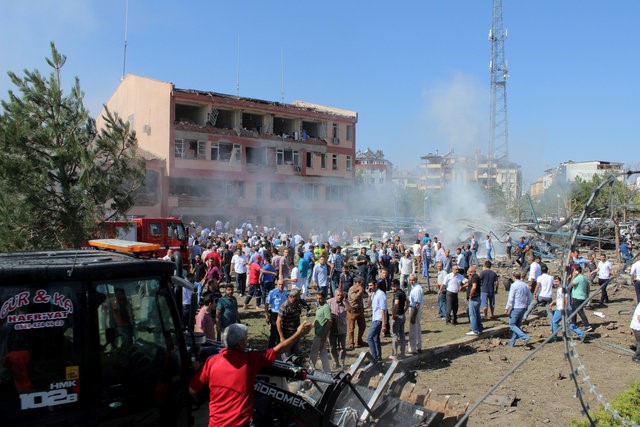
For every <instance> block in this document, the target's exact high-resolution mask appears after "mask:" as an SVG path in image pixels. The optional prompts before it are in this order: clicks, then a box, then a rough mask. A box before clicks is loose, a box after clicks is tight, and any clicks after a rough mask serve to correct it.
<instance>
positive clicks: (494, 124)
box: [488, 0, 509, 176]
mask: <svg viewBox="0 0 640 427" xmlns="http://www.w3.org/2000/svg"><path fill="white" fill-rule="evenodd" d="M506 38H507V31H506V30H505V29H504V26H503V21H502V0H493V15H492V20H491V29H490V30H489V41H490V42H491V62H489V70H490V73H491V111H490V130H489V131H490V136H489V152H488V156H489V159H488V160H489V165H490V166H489V168H490V169H493V168H494V167H495V162H496V161H500V160H508V158H509V127H508V121H507V76H508V73H507V60H506V58H505V56H504V40H505V39H506ZM490 172H494V171H493V170H491V171H490ZM494 173H495V172H494ZM491 175H493V174H492V173H490V176H491Z"/></svg>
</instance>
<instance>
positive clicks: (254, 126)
mask: <svg viewBox="0 0 640 427" xmlns="http://www.w3.org/2000/svg"><path fill="white" fill-rule="evenodd" d="M106 107H107V108H109V110H110V111H112V112H115V113H117V114H118V115H119V116H120V117H122V118H123V119H124V120H128V121H129V122H130V123H131V125H132V127H133V129H134V130H135V131H136V133H137V138H138V146H139V154H140V155H141V156H143V157H144V158H145V160H146V167H147V172H146V183H145V187H144V188H143V189H141V190H140V191H138V194H137V197H136V204H135V206H134V207H133V208H132V209H131V211H130V214H131V215H132V216H138V217H145V216H171V215H173V216H178V217H182V218H183V220H185V221H196V222H202V223H205V224H211V223H212V221H213V220H216V219H220V220H223V221H230V222H231V223H233V224H237V223H241V222H245V221H252V222H253V223H255V224H259V225H266V226H274V225H279V226H281V227H286V228H287V229H309V228H313V227H321V226H325V225H328V224H332V220H335V219H336V218H340V217H341V216H344V215H345V214H346V212H347V209H348V206H347V205H346V203H345V201H346V200H347V199H348V197H347V196H348V194H349V193H350V192H351V191H352V188H353V184H354V178H355V173H354V170H355V168H354V161H355V146H356V124H357V121H358V115H357V113H356V112H353V111H348V110H343V109H338V108H331V107H325V106H320V105H315V104H310V103H305V102H300V101H294V102H293V103H291V104H285V103H278V102H271V101H264V100H259V99H251V98H244V97H238V96H232V95H225V94H220V93H216V92H210V91H199V90H189V89H179V88H176V87H175V86H174V85H173V84H172V83H169V82H164V81H159V80H154V79H150V78H146V77H141V76H136V75H128V76H127V77H126V78H125V79H123V81H122V82H121V83H120V85H119V86H118V88H117V89H116V91H115V92H114V93H113V95H112V96H111V98H110V99H109V101H108V102H107V103H106ZM103 113H104V112H102V113H101V114H100V117H102V114H103ZM100 117H99V118H98V120H97V122H98V126H100V125H101V122H102V119H101V118H100Z"/></svg>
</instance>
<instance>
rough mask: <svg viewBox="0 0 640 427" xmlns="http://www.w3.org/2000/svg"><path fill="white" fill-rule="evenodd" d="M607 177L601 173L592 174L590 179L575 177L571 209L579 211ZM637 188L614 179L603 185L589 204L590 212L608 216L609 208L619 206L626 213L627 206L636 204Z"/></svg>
mask: <svg viewBox="0 0 640 427" xmlns="http://www.w3.org/2000/svg"><path fill="white" fill-rule="evenodd" d="M605 179H607V178H606V177H604V176H601V175H594V176H593V177H592V179H591V180H590V181H583V180H581V179H579V178H578V179H577V180H576V182H575V184H574V185H573V187H572V191H571V201H570V203H571V210H572V212H579V211H580V210H582V208H583V207H584V205H585V204H586V203H587V201H588V200H589V197H591V193H592V192H593V190H594V189H595V188H596V187H597V186H598V185H600V184H602V182H603V181H604V180H605ZM638 198H639V193H638V190H636V189H634V188H631V187H629V186H627V185H626V184H625V183H624V182H621V181H619V180H615V181H613V182H612V183H611V185H606V186H604V187H603V188H602V189H601V190H600V192H599V193H598V195H597V196H596V197H595V199H594V200H593V203H592V204H591V212H593V214H594V215H596V216H602V217H608V216H610V214H611V209H613V208H616V207H617V208H619V209H620V210H621V211H622V212H623V214H624V215H626V212H627V207H628V206H629V205H632V204H637V203H638Z"/></svg>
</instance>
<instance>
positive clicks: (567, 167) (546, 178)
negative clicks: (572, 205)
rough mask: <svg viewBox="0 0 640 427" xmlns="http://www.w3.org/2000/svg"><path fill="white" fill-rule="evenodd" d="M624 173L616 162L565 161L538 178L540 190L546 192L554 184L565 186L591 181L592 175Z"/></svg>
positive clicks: (622, 178) (621, 179) (620, 178)
mask: <svg viewBox="0 0 640 427" xmlns="http://www.w3.org/2000/svg"><path fill="white" fill-rule="evenodd" d="M623 171H624V164H623V163H617V162H605V161H601V160H593V161H586V162H574V161H571V160H570V161H567V162H562V163H560V164H559V165H558V166H556V167H554V168H550V169H547V170H545V171H544V175H543V176H542V177H541V178H539V179H541V180H542V189H543V190H546V189H548V188H549V187H551V186H552V185H554V184H559V185H563V184H567V183H572V182H575V181H576V180H578V179H580V180H582V181H591V179H592V178H593V177H594V175H603V176H604V175H608V174H617V173H621V172H623ZM618 180H619V181H623V180H624V177H623V176H620V177H619V178H618Z"/></svg>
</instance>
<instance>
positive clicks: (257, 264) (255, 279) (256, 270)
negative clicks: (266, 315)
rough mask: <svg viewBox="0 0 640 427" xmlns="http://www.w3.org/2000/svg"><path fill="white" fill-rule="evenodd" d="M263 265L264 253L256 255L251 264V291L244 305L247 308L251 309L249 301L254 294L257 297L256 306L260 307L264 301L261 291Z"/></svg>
mask: <svg viewBox="0 0 640 427" xmlns="http://www.w3.org/2000/svg"><path fill="white" fill-rule="evenodd" d="M261 266H262V255H256V259H255V261H253V262H252V263H251V264H250V265H249V292H247V296H246V297H245V298H244V306H243V307H242V308H243V309H245V310H248V309H249V302H250V301H251V298H252V297H254V296H255V297H256V308H259V307H260V303H261V302H262V295H261V293H260V268H261Z"/></svg>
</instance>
